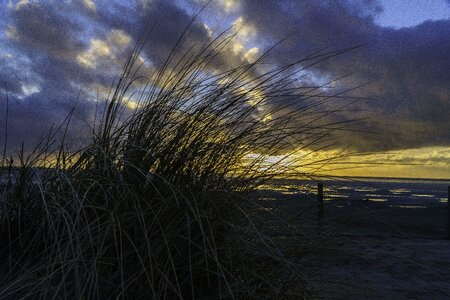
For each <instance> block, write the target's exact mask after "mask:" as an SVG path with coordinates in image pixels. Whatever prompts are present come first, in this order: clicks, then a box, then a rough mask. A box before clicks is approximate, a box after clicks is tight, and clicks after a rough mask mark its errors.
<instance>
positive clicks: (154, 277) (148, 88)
mask: <svg viewBox="0 0 450 300" xmlns="http://www.w3.org/2000/svg"><path fill="white" fill-rule="evenodd" d="M184 38H185V35H183V36H182V37H181V38H180V40H179V42H178V43H177V44H176V46H175V47H174V49H173V51H172V53H170V54H169V55H168V58H167V60H166V61H164V62H163V63H162V64H161V65H160V66H158V68H156V69H155V70H156V71H155V72H154V73H153V74H152V75H150V76H149V77H146V78H144V77H143V76H142V75H140V74H141V73H140V69H141V68H145V65H144V64H139V63H138V62H139V55H140V53H141V49H142V46H143V44H142V43H141V44H139V43H138V44H136V46H135V47H134V49H133V51H132V53H131V55H130V56H129V58H128V60H127V62H126V64H125V66H124V68H123V71H122V73H121V74H120V76H119V77H118V79H117V80H116V81H115V85H114V88H113V89H111V93H110V95H109V96H108V99H107V101H106V106H105V108H104V111H103V112H102V113H101V116H100V117H101V122H100V124H99V125H96V126H94V127H93V130H92V143H91V144H90V145H89V146H87V147H85V148H83V149H80V150H78V151H69V150H67V146H66V145H65V143H64V142H62V143H60V142H58V141H60V140H63V141H64V137H65V132H66V130H67V128H68V126H70V116H69V117H68V118H67V120H66V121H65V123H64V124H62V125H61V126H60V127H59V128H56V129H54V130H53V131H52V132H51V133H49V135H48V139H47V140H43V141H42V143H41V144H39V145H38V146H37V147H36V148H35V149H34V151H32V152H31V153H27V154H25V151H22V152H21V153H20V154H19V155H18V157H17V158H15V160H16V161H15V162H13V161H12V159H9V160H8V159H6V158H5V157H3V160H4V162H5V163H4V165H5V168H4V169H3V170H4V171H3V174H4V176H6V178H7V180H4V183H3V184H2V188H1V204H0V205H1V207H0V235H1V261H0V264H1V270H2V271H0V298H53V297H55V298H70V299H92V298H94V299H105V298H122V297H123V298H152V299H175V298H186V299H194V298H195V299H199V298H252V299H254V298H273V299H275V298H277V299H279V298H283V297H284V298H289V297H301V296H302V295H306V293H307V291H306V290H305V289H304V288H302V286H303V284H302V283H305V281H306V280H307V278H305V276H304V275H303V273H302V272H301V271H300V270H299V269H298V268H297V267H296V266H295V265H294V264H293V263H292V262H291V261H289V260H288V259H286V258H285V256H284V255H283V253H282V251H281V250H280V249H279V248H278V247H277V246H276V245H275V244H274V243H273V242H272V241H271V239H270V238H268V237H267V236H264V235H263V234H262V233H261V232H260V231H259V230H258V229H257V228H256V227H255V226H253V223H252V220H251V219H250V218H249V217H248V214H247V213H246V206H249V205H253V204H252V200H251V198H250V194H249V192H251V191H252V190H253V189H254V188H255V187H257V186H258V185H260V184H263V183H265V182H266V181H267V180H270V179H273V178H275V177H292V176H300V175H303V176H309V175H311V174H313V173H314V172H315V171H316V170H318V169H320V166H321V165H323V164H324V163H326V162H324V161H319V162H314V160H311V159H306V158H302V157H296V158H294V157H293V156H292V153H294V151H298V150H299V149H314V148H315V149H316V150H319V149H323V148H326V147H328V146H330V145H332V144H333V143H334V141H333V140H332V139H331V138H332V134H333V132H334V131H336V130H341V129H343V128H346V126H347V121H326V120H328V119H329V118H328V116H330V115H332V114H333V113H334V112H336V111H339V110H340V109H344V108H345V105H343V106H342V107H338V108H337V109H334V110H330V109H328V110H327V109H325V107H326V105H325V104H326V103H327V102H328V101H331V100H332V99H336V98H339V97H341V96H343V94H342V93H343V92H340V93H339V94H327V93H326V92H324V88H326V85H324V86H308V87H307V86H305V85H304V84H301V80H302V78H303V77H302V76H303V75H304V71H305V70H306V69H307V68H308V67H310V66H313V65H315V64H317V63H320V62H323V61H325V60H328V59H330V58H331V57H334V56H336V55H339V54H341V53H344V52H346V51H348V50H350V49H345V50H342V51H335V52H327V53H325V52H323V51H320V52H317V53H314V54H311V55H310V56H308V57H304V58H303V59H300V60H298V61H296V62H294V63H292V64H289V65H285V66H281V67H279V66H278V67H273V68H271V69H268V67H267V65H266V64H265V60H267V58H268V57H269V54H270V53H269V52H267V53H264V54H263V55H261V57H260V58H259V59H257V60H256V61H255V62H253V63H248V62H243V63H242V64H239V65H235V66H233V67H229V68H228V69H227V68H225V66H226V64H225V63H224V58H225V57H226V51H227V48H229V47H230V43H231V41H232V39H233V35H229V34H227V33H223V34H221V35H219V36H218V37H217V38H211V40H209V41H208V42H206V43H205V44H203V45H197V46H194V47H191V48H189V49H188V50H183V51H181V50H180V49H182V45H183V41H184ZM218 68H219V69H220V70H221V71H215V70H216V69H218ZM130 98H132V99H134V101H136V103H138V104H137V107H136V108H135V109H134V110H132V111H130V110H129V109H128V108H126V105H127V101H128V99H130ZM4 152H6V151H4ZM277 155H278V156H277ZM279 155H281V156H279ZM274 156H277V159H273V157H274ZM302 162H303V163H304V164H303V165H302ZM49 166H50V167H49ZM299 166H303V168H299ZM43 167H45V168H43Z"/></svg>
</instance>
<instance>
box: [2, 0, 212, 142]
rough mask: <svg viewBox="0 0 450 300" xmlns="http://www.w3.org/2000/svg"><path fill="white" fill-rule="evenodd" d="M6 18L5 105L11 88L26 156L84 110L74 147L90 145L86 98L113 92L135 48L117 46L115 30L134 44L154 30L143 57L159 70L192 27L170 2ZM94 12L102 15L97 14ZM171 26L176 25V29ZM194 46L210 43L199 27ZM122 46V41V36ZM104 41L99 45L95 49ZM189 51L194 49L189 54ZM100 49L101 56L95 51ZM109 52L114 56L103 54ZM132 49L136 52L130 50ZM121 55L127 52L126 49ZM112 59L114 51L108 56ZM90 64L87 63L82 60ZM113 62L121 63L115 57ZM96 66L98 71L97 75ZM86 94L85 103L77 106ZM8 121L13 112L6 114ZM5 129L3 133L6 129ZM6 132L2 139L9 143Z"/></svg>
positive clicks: (52, 5)
mask: <svg viewBox="0 0 450 300" xmlns="http://www.w3.org/2000/svg"><path fill="white" fill-rule="evenodd" d="M17 3H18V2H17V1H16V2H13V3H12V5H10V7H9V8H8V10H7V11H6V16H7V18H6V20H4V21H3V22H2V26H3V28H2V31H3V32H4V33H5V35H6V37H4V40H5V42H6V43H7V45H8V46H9V48H10V49H13V51H12V52H13V53H12V54H8V57H7V56H2V57H0V62H1V64H2V68H0V81H1V87H0V91H1V90H3V91H1V92H0V97H1V100H2V102H3V103H4V102H5V99H6V93H5V91H4V88H5V87H6V86H7V88H8V92H9V98H10V101H9V102H10V109H9V111H10V113H9V126H8V127H9V144H10V146H12V147H11V148H16V149H17V148H18V147H19V145H20V143H21V141H25V142H26V144H27V145H28V148H30V147H31V146H32V145H33V144H35V143H36V142H37V141H38V140H39V139H40V138H41V137H43V136H44V135H45V133H47V132H48V130H49V128H50V127H51V126H58V125H59V124H61V122H62V121H63V120H64V119H65V118H66V117H67V115H68V113H69V112H70V110H71V109H72V108H73V107H74V105H75V102H76V109H75V113H74V117H73V118H72V125H71V126H70V128H69V129H70V131H69V132H68V139H69V140H70V141H73V142H77V141H80V140H84V141H85V140H86V136H88V135H87V131H88V130H89V127H88V126H87V123H89V121H92V118H93V112H94V106H95V103H94V102H93V101H91V100H92V99H89V98H92V97H88V95H87V92H86V90H88V89H89V88H90V85H91V84H92V83H93V82H96V83H100V84H101V85H103V86H106V87H108V86H109V85H110V84H111V82H112V80H113V77H114V75H116V74H117V73H118V71H119V70H120V66H121V64H122V63H123V62H124V60H125V58H126V52H127V51H128V49H129V48H127V45H125V44H123V45H122V44H120V42H121V41H118V42H117V43H119V44H117V43H116V44H114V37H110V36H111V33H112V32H113V31H114V30H120V32H121V34H122V36H125V37H126V36H129V37H131V41H130V43H132V42H133V41H135V40H137V39H140V38H142V37H143V36H144V35H145V33H147V32H148V31H149V27H150V25H151V24H156V26H155V28H154V29H153V30H152V33H151V35H150V38H149V40H148V41H147V44H146V48H145V49H144V53H143V55H145V56H146V57H150V59H151V61H152V62H155V63H158V62H160V61H161V60H162V59H163V58H165V56H166V55H167V53H168V51H169V50H170V49H171V47H173V45H174V43H175V41H176V39H177V38H178V36H179V35H180V33H181V31H182V29H183V28H185V27H186V25H187V24H188V23H189V21H190V20H191V19H192V16H190V15H188V14H187V13H186V12H184V11H183V10H182V9H180V8H178V7H176V6H175V5H174V4H173V3H169V2H167V1H152V2H151V5H149V4H145V3H144V2H141V1H136V2H135V3H133V4H131V5H130V3H121V2H120V1H109V2H102V3H100V4H98V5H97V6H96V7H95V6H94V7H88V6H86V5H84V3H83V1H73V2H72V3H71V4H70V5H69V4H67V3H61V2H57V1H54V2H31V3H29V4H25V5H22V6H20V5H17ZM92 8H94V9H92ZM168 20H170V21H168ZM189 37H190V39H189V43H194V42H198V41H201V40H203V39H205V38H206V37H207V35H206V31H205V30H204V28H203V27H202V26H200V25H199V24H194V25H193V26H192V28H191V33H190V36H189ZM119 38H120V36H119ZM92 39H97V41H98V42H97V44H95V45H93V44H92ZM189 43H186V45H185V46H186V47H187V46H188V44H189ZM93 46H96V47H97V48H99V49H91V48H93ZM105 46H107V47H108V50H107V52H108V55H105V56H101V55H100V54H101V53H100V54H98V53H96V52H95V51H97V52H98V51H100V52H101V51H102V49H100V48H101V47H105ZM128 46H129V45H128ZM119 48H120V49H119ZM105 51H106V50H105ZM83 55H86V56H85V57H84V58H86V59H85V61H87V63H85V64H84V65H83V64H82V63H80V61H81V60H80V56H81V58H83ZM112 55H116V56H117V55H120V57H113V59H112V58H111V56H112ZM89 63H96V64H97V65H96V68H94V67H90V66H89ZM80 90H83V91H84V92H82V93H81V97H80V99H77V96H78V93H79V91H80ZM0 113H1V114H2V119H3V117H4V113H5V106H4V105H2V109H1V110H0ZM2 126H3V125H2ZM3 135H4V134H3V130H2V131H1V133H0V138H2V140H3V139H4V136H3Z"/></svg>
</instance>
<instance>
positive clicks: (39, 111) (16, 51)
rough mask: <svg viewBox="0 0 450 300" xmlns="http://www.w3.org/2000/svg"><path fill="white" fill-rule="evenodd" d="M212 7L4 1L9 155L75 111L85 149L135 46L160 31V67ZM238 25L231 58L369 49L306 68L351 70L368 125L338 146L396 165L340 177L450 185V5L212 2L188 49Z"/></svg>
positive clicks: (150, 51)
mask: <svg viewBox="0 0 450 300" xmlns="http://www.w3.org/2000/svg"><path fill="white" fill-rule="evenodd" d="M205 2H206V1H204V0H173V1H163V0H136V1H126V0H122V1H120V0H110V1H106V0H60V1H50V0H48V1H38V0H36V1H33V0H20V1H18V0H0V16H1V18H0V66H1V67H0V102H1V103H2V105H1V107H0V114H1V117H0V120H4V116H5V105H4V104H5V102H6V89H7V90H8V94H9V100H10V101H9V103H10V106H9V110H10V113H9V116H10V118H9V122H8V127H9V128H8V132H9V135H8V136H9V141H8V144H9V146H10V148H11V149H13V148H14V147H16V148H17V147H19V145H20V143H21V141H25V143H26V144H29V145H32V144H33V143H35V142H36V141H37V140H39V139H40V138H41V137H42V136H44V135H45V133H46V132H48V130H49V128H50V127H51V126H52V125H56V124H60V123H61V122H62V120H64V118H65V117H66V116H67V114H68V112H69V111H70V109H71V108H72V107H73V106H74V104H75V103H76V110H75V113H74V117H73V121H72V125H73V126H72V127H71V130H70V132H69V135H70V139H71V141H73V142H74V143H78V142H79V143H83V142H85V140H86V137H87V136H89V126H88V124H92V121H93V111H95V103H96V102H95V99H96V98H97V95H99V94H100V95H102V93H103V94H104V93H105V92H106V91H107V90H108V88H109V86H110V84H111V81H112V79H113V76H112V75H113V74H116V73H117V72H118V71H119V70H120V66H121V65H122V63H123V62H124V59H125V58H126V53H127V51H128V50H129V47H130V46H131V45H132V44H133V42H135V41H136V40H138V39H139V38H141V37H142V35H143V33H145V32H148V27H149V26H153V30H152V31H151V34H150V37H149V40H148V41H147V43H146V46H145V48H144V50H143V52H142V56H144V57H146V58H148V59H149V62H151V64H155V65H157V63H158V62H160V61H161V60H163V59H164V58H165V56H166V55H167V53H168V51H169V50H170V49H171V48H172V46H173V45H174V43H175V41H176V40H177V38H178V36H179V35H180V33H181V31H182V30H183V29H184V28H185V27H186V25H187V24H188V23H189V21H190V20H191V19H192V17H193V15H194V14H196V12H198V10H199V9H200V8H201V7H202V6H203V5H204V4H205ZM149 24H151V25H149ZM232 24H236V26H237V27H239V28H240V31H239V33H238V35H237V37H236V40H235V42H234V44H233V51H232V53H231V54H230V56H229V57H228V59H229V60H230V62H231V61H252V60H253V59H255V57H257V56H258V55H259V54H261V53H263V52H264V51H265V50H266V49H267V48H268V47H270V46H271V45H273V44H274V43H276V42H278V41H280V40H281V39H283V38H285V37H286V36H288V35H289V38H288V39H287V40H286V41H285V42H283V43H282V44H281V45H279V46H278V47H277V48H276V50H275V51H274V52H273V54H272V55H271V60H272V63H274V64H285V63H288V62H290V61H295V60H296V59H298V58H299V57H303V56H305V55H308V54H310V53H312V52H314V51H317V50H319V49H323V48H327V49H330V50H334V49H342V48H346V47H351V46H355V45H361V44H364V45H365V46H363V47H362V48H359V49H357V50H354V51H352V52H351V53H347V54H345V55H341V56H339V57H337V58H333V60H332V61H330V62H327V63H324V64H320V65H318V66H317V67H315V68H314V69H312V70H311V72H312V73H313V74H314V76H315V77H316V78H319V81H320V79H323V80H327V79H330V78H340V77H342V76H346V75H348V74H352V75H351V76H350V77H348V78H347V77H346V79H345V80H341V81H340V82H339V84H340V85H341V86H342V87H346V86H349V87H350V86H355V85H364V86H363V87H361V88H360V89H358V90H356V91H355V92H354V95H355V96H362V97H365V98H367V99H366V100H364V101H360V102H358V103H355V104H354V107H353V108H352V110H351V111H350V112H348V114H349V116H348V117H349V118H355V119H359V118H364V121H363V122H360V123H358V126H359V127H358V129H359V130H358V131H351V132H345V133H340V136H339V140H340V142H341V144H342V147H349V148H350V149H351V151H356V152H359V153H370V154H368V155H367V156H364V158H358V160H360V161H363V162H369V163H374V164H376V163H379V162H386V161H389V162H390V163H394V164H397V165H394V166H380V167H370V168H359V169H352V170H351V171H349V170H347V171H343V172H342V174H347V175H350V174H351V175H355V174H356V175H367V176H402V177H439V178H444V177H445V178H450V0H417V1H411V0H278V1H260V0H213V1H211V3H210V4H209V5H208V6H207V8H206V9H205V10H204V11H202V13H201V14H200V15H199V16H198V17H197V19H196V20H195V22H194V24H193V27H192V32H191V34H190V36H189V38H190V42H192V43H195V42H201V41H204V40H205V39H207V38H208V36H209V35H210V33H211V31H216V32H218V31H219V32H220V30H223V29H225V28H227V27H229V26H230V25H232ZM365 84H367V85H365ZM80 91H81V94H80V96H78V95H79V92H80ZM130 105H131V106H132V102H130ZM1 128H2V130H1V133H0V141H3V140H4V130H3V128H4V124H3V122H2V124H1ZM403 164H414V165H403Z"/></svg>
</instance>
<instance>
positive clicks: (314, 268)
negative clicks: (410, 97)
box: [255, 180, 450, 299]
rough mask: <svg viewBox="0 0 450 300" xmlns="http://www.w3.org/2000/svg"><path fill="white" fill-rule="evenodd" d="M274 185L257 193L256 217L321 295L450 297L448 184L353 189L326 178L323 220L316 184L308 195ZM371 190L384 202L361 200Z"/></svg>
mask: <svg viewBox="0 0 450 300" xmlns="http://www.w3.org/2000/svg"><path fill="white" fill-rule="evenodd" d="M324 185H325V187H327V182H325V183H324ZM274 186H275V187H274V188H273V189H272V190H269V189H266V190H262V191H261V192H260V194H259V200H258V202H257V203H258V205H260V207H259V210H258V212H257V213H255V219H256V220H257V221H256V222H257V223H258V224H259V227H260V228H262V229H263V231H264V232H265V233H266V234H267V235H269V236H271V237H272V238H273V239H274V240H275V241H276V244H277V245H279V247H280V248H282V250H283V251H285V253H286V255H287V256H288V257H290V258H292V259H293V260H294V261H296V262H297V264H298V266H299V267H303V268H304V270H305V277H306V278H308V282H309V283H310V286H309V288H311V289H312V290H316V291H319V294H320V295H321V296H320V297H323V298H324V299H448V298H449V297H450V251H449V249H450V241H449V240H446V239H445V238H446V227H445V226H446V217H447V215H446V201H443V200H444V196H445V192H446V186H445V182H441V181H418V182H415V181H414V180H407V181H404V180H403V181H400V182H398V181H394V182H392V181H388V182H386V181H384V182H383V181H381V180H380V181H375V180H371V182H369V184H367V185H365V184H364V183H362V182H361V181H358V182H357V183H356V184H353V186H352V183H349V182H339V183H336V182H330V181H329V182H328V188H327V189H325V195H324V198H325V200H324V215H323V219H322V220H320V219H319V218H318V215H317V210H318V208H317V199H316V195H315V194H314V193H313V191H314V183H311V184H310V190H309V192H310V194H309V196H308V192H307V191H306V190H305V187H301V186H300V185H297V184H293V182H292V181H291V182H288V183H287V182H281V181H279V182H277V183H275V184H274ZM426 189H428V190H426ZM355 190H356V191H355ZM380 190H382V191H388V192H389V191H390V190H392V191H393V192H390V194H389V193H387V192H385V193H384V194H383V193H380ZM327 191H328V193H333V194H332V195H338V193H337V191H338V192H339V191H340V192H341V193H342V195H343V197H337V196H335V197H327ZM343 191H344V192H343ZM397 191H401V193H402V194H403V195H401V196H399V195H398V194H396V192H397ZM369 193H370V194H372V195H373V196H370V197H372V198H375V199H380V198H383V199H386V200H385V201H371V200H369V199H364V197H367V194H369ZM397 193H398V192H397ZM405 194H409V195H410V197H407V196H405ZM411 195H412V196H411ZM414 195H428V196H427V197H425V196H414ZM346 196H347V197H346ZM421 199H423V200H424V201H421Z"/></svg>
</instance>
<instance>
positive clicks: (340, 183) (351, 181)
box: [261, 177, 450, 206]
mask: <svg viewBox="0 0 450 300" xmlns="http://www.w3.org/2000/svg"><path fill="white" fill-rule="evenodd" d="M319 182H320V183H322V184H323V190H324V201H333V202H334V201H339V202H342V201H344V202H349V201H354V200H358V201H367V203H379V204H382V203H384V204H388V205H394V206H402V205H403V206H406V205H433V206H436V205H437V206H441V205H442V206H444V205H447V202H448V197H449V194H448V193H449V186H450V179H449V180H446V179H414V178H380V177H377V178H375V177H342V178H326V179H320V180H296V179H282V180H274V181H273V182H271V183H270V184H267V185H264V186H262V187H261V190H266V191H274V192H276V193H278V194H281V195H284V196H291V197H296V196H297V195H298V196H300V195H314V194H317V185H318V183H319Z"/></svg>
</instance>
